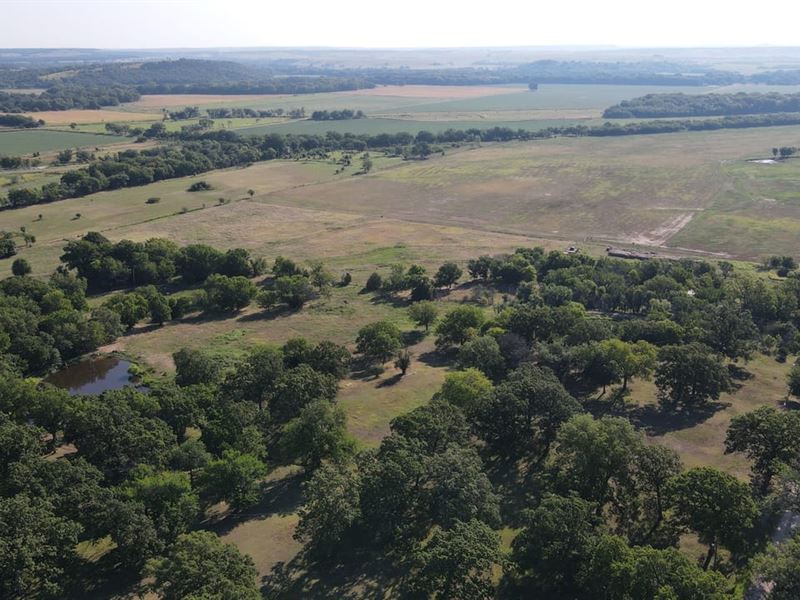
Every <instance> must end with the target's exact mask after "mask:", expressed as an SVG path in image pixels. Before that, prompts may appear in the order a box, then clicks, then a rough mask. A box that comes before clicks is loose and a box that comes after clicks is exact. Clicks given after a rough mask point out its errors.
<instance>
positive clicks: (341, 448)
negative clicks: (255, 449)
mask: <svg viewBox="0 0 800 600" xmlns="http://www.w3.org/2000/svg"><path fill="white" fill-rule="evenodd" d="M346 419H347V417H346V415H345V413H344V411H343V410H342V409H341V408H340V407H338V406H334V405H333V404H331V403H330V402H329V401H328V400H317V401H314V402H311V403H310V404H308V405H306V406H304V407H303V409H302V410H301V411H300V414H299V415H298V416H297V417H296V418H294V419H292V420H291V421H289V422H288V423H287V424H286V425H285V426H284V428H283V435H282V436H281V440H280V446H281V453H282V455H283V456H284V458H285V459H286V460H288V461H289V462H297V463H299V464H301V465H303V466H305V467H307V468H308V469H309V470H313V469H316V468H318V467H319V466H320V465H321V464H322V461H323V460H330V461H332V462H336V463H342V462H346V461H347V460H348V459H350V458H351V457H352V456H353V454H354V453H355V448H356V442H355V440H354V439H353V438H352V437H351V436H350V435H349V434H348V433H347V427H346V425H345V421H346Z"/></svg>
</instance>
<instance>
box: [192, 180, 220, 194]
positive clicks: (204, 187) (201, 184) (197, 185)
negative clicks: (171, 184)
mask: <svg viewBox="0 0 800 600" xmlns="http://www.w3.org/2000/svg"><path fill="white" fill-rule="evenodd" d="M213 189H214V188H213V187H212V185H211V184H210V183H208V182H207V181H195V182H194V183H193V184H192V185H190V186H189V189H188V190H187V191H189V192H205V191H208V190H213Z"/></svg>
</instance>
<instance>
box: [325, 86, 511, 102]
mask: <svg viewBox="0 0 800 600" xmlns="http://www.w3.org/2000/svg"><path fill="white" fill-rule="evenodd" d="M521 90H522V88H521V87H499V86H498V87H495V86H491V85H464V86H461V85H381V86H377V87H374V88H372V89H364V90H355V91H350V92H339V93H341V94H347V95H351V96H397V97H400V98H435V99H437V100H440V99H448V100H450V99H452V100H460V99H463V98H481V97H483V96H497V95H499V94H517V93H519V92H520V91H521Z"/></svg>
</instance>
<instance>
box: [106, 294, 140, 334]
mask: <svg viewBox="0 0 800 600" xmlns="http://www.w3.org/2000/svg"><path fill="white" fill-rule="evenodd" d="M103 307H104V308H107V309H108V310H111V311H113V312H115V313H117V314H118V315H119V318H120V321H121V323H122V324H123V325H125V327H126V328H127V329H132V328H133V326H134V325H136V323H138V322H139V321H141V320H142V319H144V318H145V317H146V316H147V315H148V314H149V312H150V306H149V303H148V302H147V299H146V298H145V297H144V296H142V295H141V294H136V293H130V294H117V295H115V296H112V297H111V298H109V299H108V300H106V301H105V302H104V303H103Z"/></svg>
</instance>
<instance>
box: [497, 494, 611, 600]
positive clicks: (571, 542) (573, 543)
mask: <svg viewBox="0 0 800 600" xmlns="http://www.w3.org/2000/svg"><path fill="white" fill-rule="evenodd" d="M594 513H595V506H594V505H593V504H591V503H589V502H587V501H585V500H581V499H580V498H576V497H561V496H552V495H551V496H545V498H543V499H542V502H541V503H540V504H539V506H538V507H536V508H535V509H533V510H530V511H528V512H526V513H525V514H524V515H523V519H524V526H523V529H522V531H521V532H520V533H519V535H518V536H517V537H516V538H515V539H514V541H513V543H512V559H513V561H514V562H515V564H516V565H517V567H518V569H519V570H520V572H521V573H522V574H523V576H524V577H526V578H527V579H528V581H529V585H531V586H532V587H533V589H536V590H538V591H539V592H540V593H542V594H545V595H549V594H554V595H563V596H564V597H569V596H570V595H575V594H576V593H577V592H578V590H579V589H580V580H579V578H578V577H579V573H580V570H581V567H582V566H583V565H584V564H586V563H588V562H589V560H590V559H591V555H592V552H591V546H590V544H591V541H592V538H593V537H594V535H595V533H596V530H597V527H598V526H599V525H600V522H601V521H600V519H599V518H598V517H597V516H596V515H595V514H594Z"/></svg>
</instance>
